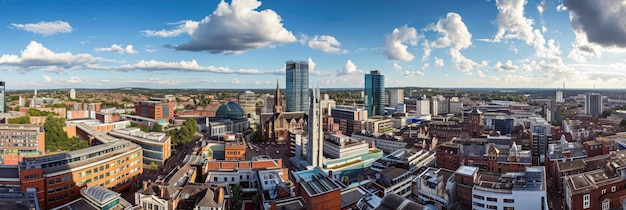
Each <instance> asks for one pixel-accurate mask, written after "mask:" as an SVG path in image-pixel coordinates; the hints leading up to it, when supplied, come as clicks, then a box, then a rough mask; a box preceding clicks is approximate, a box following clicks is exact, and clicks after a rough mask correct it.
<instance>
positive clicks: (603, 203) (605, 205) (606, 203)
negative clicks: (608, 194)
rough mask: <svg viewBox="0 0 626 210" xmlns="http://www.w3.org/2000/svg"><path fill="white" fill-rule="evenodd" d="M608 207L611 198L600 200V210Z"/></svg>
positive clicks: (605, 209)
mask: <svg viewBox="0 0 626 210" xmlns="http://www.w3.org/2000/svg"><path fill="white" fill-rule="evenodd" d="M609 208H611V200H609V199H604V201H602V210H609Z"/></svg>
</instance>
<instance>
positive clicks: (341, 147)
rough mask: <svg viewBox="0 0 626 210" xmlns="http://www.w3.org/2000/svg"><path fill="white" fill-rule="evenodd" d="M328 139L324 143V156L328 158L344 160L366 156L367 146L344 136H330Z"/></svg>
mask: <svg viewBox="0 0 626 210" xmlns="http://www.w3.org/2000/svg"><path fill="white" fill-rule="evenodd" d="M329 137H330V139H329V140H328V141H326V142H324V154H325V155H326V156H327V157H330V158H333V159H335V158H346V157H352V156H357V155H361V154H367V152H368V151H369V147H368V144H367V143H366V142H363V141H357V140H355V139H352V138H350V137H349V136H346V135H341V134H331V135H330V136H329Z"/></svg>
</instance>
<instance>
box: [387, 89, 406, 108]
mask: <svg viewBox="0 0 626 210" xmlns="http://www.w3.org/2000/svg"><path fill="white" fill-rule="evenodd" d="M386 91H387V92H388V93H389V102H388V103H387V104H389V106H395V105H398V104H404V89H403V88H387V89H386Z"/></svg>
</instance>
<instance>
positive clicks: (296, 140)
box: [289, 129, 308, 158]
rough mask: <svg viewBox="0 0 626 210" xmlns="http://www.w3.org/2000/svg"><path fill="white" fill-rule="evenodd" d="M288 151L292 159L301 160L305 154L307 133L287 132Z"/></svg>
mask: <svg viewBox="0 0 626 210" xmlns="http://www.w3.org/2000/svg"><path fill="white" fill-rule="evenodd" d="M289 141H290V143H291V144H290V146H289V151H290V152H291V155H293V156H294V157H298V158H302V157H303V156H304V155H305V154H306V153H305V152H306V149H305V148H306V143H307V142H308V141H307V133H306V131H304V130H302V129H290V130H289Z"/></svg>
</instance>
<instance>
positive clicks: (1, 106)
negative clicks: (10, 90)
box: [0, 81, 7, 113]
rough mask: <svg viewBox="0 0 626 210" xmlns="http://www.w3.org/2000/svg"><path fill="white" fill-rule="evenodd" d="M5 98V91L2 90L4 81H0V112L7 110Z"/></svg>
mask: <svg viewBox="0 0 626 210" xmlns="http://www.w3.org/2000/svg"><path fill="white" fill-rule="evenodd" d="M5 98H6V92H4V82H3V81H0V113H2V112H6V111H7V107H6V102H5Z"/></svg>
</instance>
